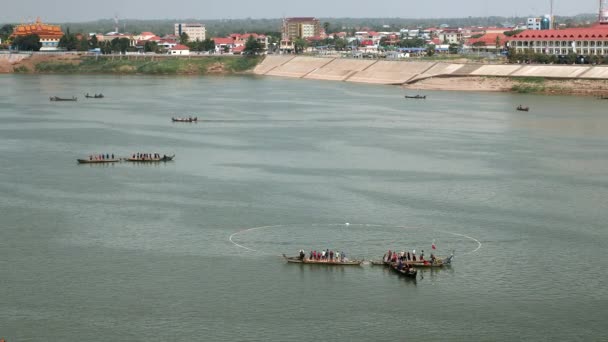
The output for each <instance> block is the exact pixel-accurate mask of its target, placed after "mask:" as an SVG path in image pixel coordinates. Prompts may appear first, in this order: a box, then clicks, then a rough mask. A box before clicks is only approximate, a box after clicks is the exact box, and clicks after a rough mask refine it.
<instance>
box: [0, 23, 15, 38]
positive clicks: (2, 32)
mask: <svg viewBox="0 0 608 342" xmlns="http://www.w3.org/2000/svg"><path fill="white" fill-rule="evenodd" d="M13 29H14V26H13V25H11V24H6V25H2V27H0V39H2V41H3V42H4V41H5V40H8V37H9V36H10V35H11V34H12V33H13Z"/></svg>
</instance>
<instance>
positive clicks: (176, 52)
mask: <svg viewBox="0 0 608 342" xmlns="http://www.w3.org/2000/svg"><path fill="white" fill-rule="evenodd" d="M169 53H170V54H171V56H187V55H189V54H190V48H189V47H187V46H185V45H181V44H177V45H175V46H174V47H172V48H171V49H169Z"/></svg>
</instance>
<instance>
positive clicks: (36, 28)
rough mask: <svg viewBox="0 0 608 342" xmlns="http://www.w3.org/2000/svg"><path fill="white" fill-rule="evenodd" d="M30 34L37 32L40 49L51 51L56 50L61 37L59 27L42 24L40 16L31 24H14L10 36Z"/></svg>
mask: <svg viewBox="0 0 608 342" xmlns="http://www.w3.org/2000/svg"><path fill="white" fill-rule="evenodd" d="M30 34H37V35H38V36H39V37H40V43H41V44H42V47H41V48H40V51H53V50H57V46H58V45H59V40H60V39H61V37H63V32H62V31H61V27H59V26H57V25H48V24H43V23H42V22H41V21H40V18H38V19H37V20H36V22H35V23H33V24H22V25H17V26H15V28H14V30H13V33H12V34H11V37H13V38H15V37H19V36H27V35H30Z"/></svg>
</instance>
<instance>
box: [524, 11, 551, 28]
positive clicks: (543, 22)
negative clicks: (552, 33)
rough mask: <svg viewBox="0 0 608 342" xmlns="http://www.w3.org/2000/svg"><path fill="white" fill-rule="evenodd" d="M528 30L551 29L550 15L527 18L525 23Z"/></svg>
mask: <svg viewBox="0 0 608 342" xmlns="http://www.w3.org/2000/svg"><path fill="white" fill-rule="evenodd" d="M526 28H527V29H528V30H549V29H551V15H550V14H546V15H545V16H544V17H534V18H528V20H527V21H526Z"/></svg>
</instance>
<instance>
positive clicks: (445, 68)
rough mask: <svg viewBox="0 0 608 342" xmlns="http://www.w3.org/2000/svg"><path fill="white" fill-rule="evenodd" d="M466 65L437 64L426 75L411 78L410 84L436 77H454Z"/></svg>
mask: <svg viewBox="0 0 608 342" xmlns="http://www.w3.org/2000/svg"><path fill="white" fill-rule="evenodd" d="M465 66H466V64H455V63H441V62H440V63H437V64H435V65H433V66H432V67H431V68H430V69H428V70H427V71H425V72H424V73H422V74H420V75H418V76H415V77H414V78H411V79H410V80H409V81H408V82H415V81H419V80H422V79H425V78H429V77H434V76H446V75H452V74H453V73H455V72H458V71H459V70H460V69H462V68H463V67H465Z"/></svg>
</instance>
